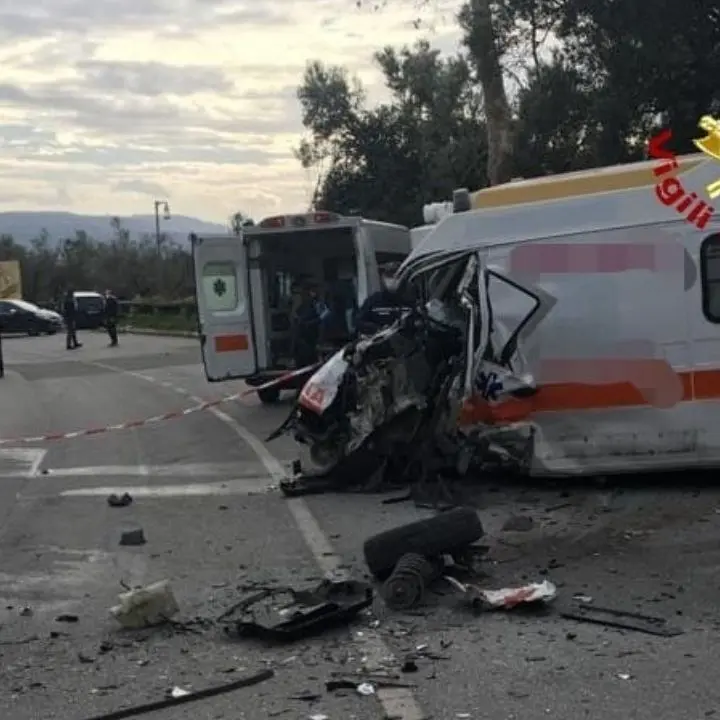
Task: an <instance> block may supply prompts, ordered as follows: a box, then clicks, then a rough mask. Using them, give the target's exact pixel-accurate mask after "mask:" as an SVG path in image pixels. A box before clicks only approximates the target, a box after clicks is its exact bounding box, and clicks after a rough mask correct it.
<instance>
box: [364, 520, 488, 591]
mask: <svg viewBox="0 0 720 720" xmlns="http://www.w3.org/2000/svg"><path fill="white" fill-rule="evenodd" d="M484 532H485V531H484V530H483V526H482V523H481V521H480V517H479V516H478V514H477V512H476V511H475V510H474V509H473V508H468V507H459V508H454V509H452V510H448V511H447V512H442V513H440V514H439V515H436V516H435V517H431V518H427V519H425V520H418V521H416V522H413V523H410V524H409V525H401V526H400V527H397V528H393V529H392V530H387V531H385V532H382V533H380V534H379V535H374V536H373V537H371V538H368V539H367V540H366V541H365V545H364V546H363V552H364V555H365V563H366V564H367V566H368V569H369V570H370V572H371V573H372V574H373V575H374V576H375V577H376V578H377V579H378V580H384V579H385V578H387V577H388V576H389V575H390V574H391V573H392V571H393V569H394V568H395V565H396V564H397V562H398V560H399V559H400V558H401V557H402V556H403V555H406V554H407V553H417V554H418V555H425V556H426V557H438V556H440V555H448V554H452V553H454V552H458V551H460V550H462V549H464V548H466V547H467V546H468V545H472V543H474V542H476V541H477V540H479V539H480V538H481V537H482V536H483V535H484Z"/></svg>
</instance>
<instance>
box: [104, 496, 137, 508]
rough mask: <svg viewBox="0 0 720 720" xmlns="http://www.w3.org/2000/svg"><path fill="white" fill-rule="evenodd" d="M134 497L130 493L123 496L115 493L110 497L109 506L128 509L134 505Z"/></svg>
mask: <svg viewBox="0 0 720 720" xmlns="http://www.w3.org/2000/svg"><path fill="white" fill-rule="evenodd" d="M132 501H133V499H132V495H130V493H123V494H122V495H116V494H115V493H113V494H112V495H109V496H108V499H107V504H108V505H109V506H110V507H127V506H128V505H130V504H131V503H132Z"/></svg>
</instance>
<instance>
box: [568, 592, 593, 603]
mask: <svg viewBox="0 0 720 720" xmlns="http://www.w3.org/2000/svg"><path fill="white" fill-rule="evenodd" d="M572 599H573V600H575V602H579V603H582V604H583V605H589V604H590V603H591V602H592V601H593V599H592V597H591V596H590V595H582V594H581V593H577V594H575V595H573V598H572Z"/></svg>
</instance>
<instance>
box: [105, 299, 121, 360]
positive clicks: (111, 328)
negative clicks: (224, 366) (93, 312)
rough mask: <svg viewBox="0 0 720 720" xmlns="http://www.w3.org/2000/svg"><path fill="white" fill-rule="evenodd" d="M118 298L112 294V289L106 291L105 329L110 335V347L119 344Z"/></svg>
mask: <svg viewBox="0 0 720 720" xmlns="http://www.w3.org/2000/svg"><path fill="white" fill-rule="evenodd" d="M119 309H120V306H119V305H118V300H117V298H116V297H115V296H114V295H113V294H112V291H111V290H106V291H105V329H106V330H107V334H108V336H109V337H110V347H116V346H117V344H118V333H117V322H118V311H119Z"/></svg>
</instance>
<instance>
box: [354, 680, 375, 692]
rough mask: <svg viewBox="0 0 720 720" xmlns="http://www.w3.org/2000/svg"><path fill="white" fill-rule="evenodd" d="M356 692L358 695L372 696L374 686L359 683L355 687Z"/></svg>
mask: <svg viewBox="0 0 720 720" xmlns="http://www.w3.org/2000/svg"><path fill="white" fill-rule="evenodd" d="M357 691H358V693H359V694H360V695H374V694H375V686H374V685H372V684H371V683H360V684H359V685H358V686H357Z"/></svg>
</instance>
